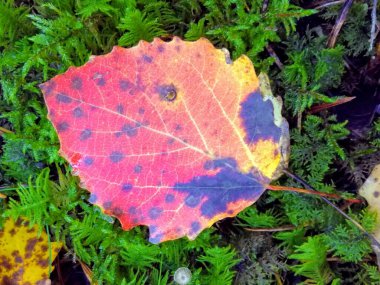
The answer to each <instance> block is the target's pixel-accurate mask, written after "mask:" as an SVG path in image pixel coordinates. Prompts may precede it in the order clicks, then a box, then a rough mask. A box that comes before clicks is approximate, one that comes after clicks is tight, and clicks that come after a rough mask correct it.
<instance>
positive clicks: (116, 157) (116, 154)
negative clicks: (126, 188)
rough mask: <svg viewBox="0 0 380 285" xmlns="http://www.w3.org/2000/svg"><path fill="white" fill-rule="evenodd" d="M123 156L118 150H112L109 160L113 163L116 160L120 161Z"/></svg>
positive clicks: (116, 161)
mask: <svg viewBox="0 0 380 285" xmlns="http://www.w3.org/2000/svg"><path fill="white" fill-rule="evenodd" d="M123 158H124V154H123V153H121V152H120V151H113V152H111V154H110V160H111V161H112V162H113V163H118V162H120V161H122V160H123Z"/></svg>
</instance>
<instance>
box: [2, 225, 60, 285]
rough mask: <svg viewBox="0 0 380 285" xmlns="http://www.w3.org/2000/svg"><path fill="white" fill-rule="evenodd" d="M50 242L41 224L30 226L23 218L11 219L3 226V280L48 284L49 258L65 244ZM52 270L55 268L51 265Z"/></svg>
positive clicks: (4, 281)
mask: <svg viewBox="0 0 380 285" xmlns="http://www.w3.org/2000/svg"><path fill="white" fill-rule="evenodd" d="M50 245H51V248H50V249H49V243H48V238H47V235H46V233H45V232H44V231H42V233H41V235H38V226H37V225H35V226H33V227H30V226H29V223H28V222H23V221H22V220H21V219H19V220H18V221H17V222H14V221H13V220H12V219H8V220H6V221H5V223H4V227H3V229H2V230H0V284H14V285H17V284H31V285H32V284H45V281H46V280H47V279H48V278H49V262H50V258H49V256H50V253H49V250H51V260H54V259H55V257H56V255H57V253H58V252H59V250H60V248H61V244H60V243H58V242H52V243H50ZM50 269H51V270H52V269H53V268H52V267H50Z"/></svg>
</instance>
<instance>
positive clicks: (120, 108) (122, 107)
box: [116, 104, 124, 115]
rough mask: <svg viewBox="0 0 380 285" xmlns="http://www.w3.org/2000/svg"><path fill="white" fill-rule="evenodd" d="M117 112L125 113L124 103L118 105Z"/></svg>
mask: <svg viewBox="0 0 380 285" xmlns="http://www.w3.org/2000/svg"><path fill="white" fill-rule="evenodd" d="M116 112H118V113H119V114H122V115H123V114H124V106H123V105H122V104H119V105H117V106H116Z"/></svg>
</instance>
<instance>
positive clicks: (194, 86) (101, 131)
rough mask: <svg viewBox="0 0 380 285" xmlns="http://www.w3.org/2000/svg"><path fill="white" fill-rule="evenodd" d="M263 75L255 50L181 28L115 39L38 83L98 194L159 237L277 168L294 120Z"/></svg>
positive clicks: (233, 208)
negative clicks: (236, 48)
mask: <svg viewBox="0 0 380 285" xmlns="http://www.w3.org/2000/svg"><path fill="white" fill-rule="evenodd" d="M260 80H261V79H260ZM261 83H265V84H261V87H260V84H259V79H258V78H257V76H256V74H255V71H254V68H253V65H252V63H251V61H250V60H249V59H248V57H246V56H241V57H240V58H238V59H237V60H236V61H234V62H232V60H231V59H230V58H229V54H228V52H227V51H226V50H224V49H222V50H219V49H216V48H215V47H214V46H213V45H212V44H211V43H210V42H209V41H208V40H207V39H204V38H202V39H199V40H198V41H196V42H186V41H182V40H181V39H179V38H176V37H175V38H174V39H173V40H172V41H170V42H163V41H162V40H160V39H155V40H154V41H153V42H152V43H148V42H145V41H141V42H140V43H139V44H138V45H137V46H136V47H132V48H128V49H125V48H121V47H115V48H114V49H113V50H112V52H110V53H109V54H106V55H102V56H95V57H92V58H91V59H90V61H89V62H88V63H86V64H85V65H84V66H82V67H71V68H70V69H69V70H68V71H67V72H66V73H64V74H62V75H58V76H56V77H54V78H53V79H51V80H50V81H48V82H46V83H44V84H43V85H42V86H41V89H42V91H43V94H44V98H45V101H46V104H47V107H48V116H49V119H50V120H51V121H52V123H53V125H54V127H55V129H56V130H57V132H58V135H59V139H60V143H61V150H60V152H61V155H62V156H64V157H65V158H66V159H67V160H68V161H69V162H70V164H71V166H72V168H73V171H74V173H75V174H77V175H79V177H80V179H81V183H82V186H83V187H84V188H86V189H88V191H90V192H91V196H90V202H91V203H94V204H96V205H99V206H100V207H101V208H102V209H103V210H104V212H105V213H107V214H110V215H112V216H115V217H117V218H118V219H119V220H120V222H121V224H122V226H123V229H125V230H128V229H131V228H132V227H135V226H138V225H146V226H148V227H149V231H150V241H151V242H153V243H158V242H162V241H166V240H172V239H176V238H180V237H183V236H187V237H189V238H190V239H194V238H195V237H196V236H197V235H198V234H199V233H200V232H201V231H202V230H203V229H205V228H207V227H210V226H211V225H212V224H213V223H215V222H216V221H218V220H220V219H223V218H225V217H233V216H235V215H236V214H237V213H239V212H240V211H242V210H243V209H244V208H246V207H248V206H249V205H251V204H252V203H254V202H255V201H256V200H257V199H258V198H259V197H260V195H261V194H262V193H263V192H264V191H265V187H266V185H268V183H269V182H270V181H271V180H272V179H273V178H275V177H277V176H278V175H279V173H281V168H282V166H283V164H286V155H287V152H286V148H287V145H288V128H287V123H286V121H285V120H284V119H283V118H282V117H281V102H280V101H279V100H278V99H276V98H275V97H273V95H272V94H271V92H270V89H268V83H267V79H266V77H265V76H262V82H261ZM260 90H263V91H260Z"/></svg>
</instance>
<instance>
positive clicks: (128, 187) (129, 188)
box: [121, 183, 133, 191]
mask: <svg viewBox="0 0 380 285" xmlns="http://www.w3.org/2000/svg"><path fill="white" fill-rule="evenodd" d="M132 188H133V185H132V184H131V183H124V184H123V185H122V186H121V190H123V191H129V190H131V189H132Z"/></svg>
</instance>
